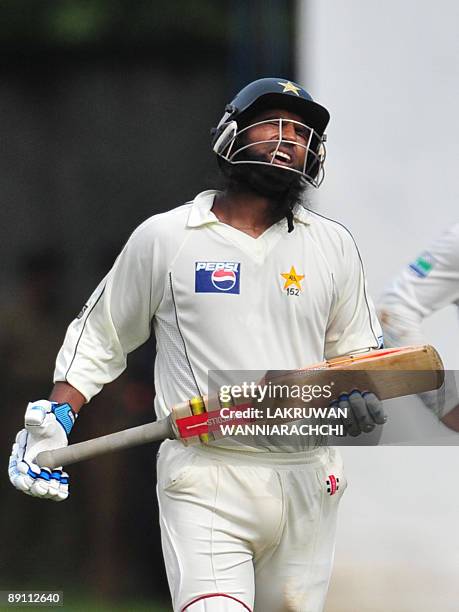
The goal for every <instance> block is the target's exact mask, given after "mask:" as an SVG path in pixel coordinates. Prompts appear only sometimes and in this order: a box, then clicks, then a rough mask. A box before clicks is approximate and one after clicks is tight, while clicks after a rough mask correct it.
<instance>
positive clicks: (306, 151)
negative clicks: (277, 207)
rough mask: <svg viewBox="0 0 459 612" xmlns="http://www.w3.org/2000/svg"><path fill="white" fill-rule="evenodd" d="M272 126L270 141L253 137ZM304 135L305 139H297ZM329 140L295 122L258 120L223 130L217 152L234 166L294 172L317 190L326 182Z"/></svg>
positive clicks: (229, 124)
mask: <svg viewBox="0 0 459 612" xmlns="http://www.w3.org/2000/svg"><path fill="white" fill-rule="evenodd" d="M266 125H269V128H270V129H269V132H270V133H269V138H267V139H260V138H258V137H257V136H255V137H251V136H252V134H254V133H256V131H257V132H259V131H260V130H259V129H258V128H264V127H265V126H266ZM297 134H302V136H301V137H300V136H297ZM324 143H325V137H324V136H321V135H320V134H318V133H317V132H316V131H315V130H314V129H313V128H311V127H309V126H308V125H306V124H305V123H301V122H299V121H295V120H293V119H284V118H278V119H268V120H264V121H256V122H255V123H251V124H249V125H247V126H245V127H243V128H241V129H240V128H239V127H238V124H237V123H236V122H235V121H231V122H229V123H227V124H226V125H222V126H221V127H220V134H219V136H218V137H217V138H216V140H215V144H214V151H215V153H217V155H219V156H220V157H221V158H222V159H224V160H226V161H227V162H228V163H230V164H233V165H238V164H253V165H255V166H256V165H262V166H270V167H272V168H276V169H278V170H279V171H280V172H293V173H296V174H299V175H301V176H303V177H304V178H305V180H306V181H307V182H308V183H309V184H310V185H312V186H313V187H316V188H317V187H319V186H320V184H321V183H322V181H323V179H324V174H325V173H324V161H325V154H326V150H325V144H324Z"/></svg>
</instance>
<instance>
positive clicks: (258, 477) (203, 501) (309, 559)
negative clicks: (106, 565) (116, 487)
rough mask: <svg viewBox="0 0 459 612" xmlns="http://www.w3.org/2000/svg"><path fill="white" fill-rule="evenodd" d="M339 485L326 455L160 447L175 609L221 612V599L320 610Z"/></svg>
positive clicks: (286, 610) (287, 611)
mask: <svg viewBox="0 0 459 612" xmlns="http://www.w3.org/2000/svg"><path fill="white" fill-rule="evenodd" d="M345 487H346V480H345V477H344V474H343V467H342V461H341V457H340V455H339V454H338V452H337V451H336V450H335V449H332V448H327V447H324V448H320V449H317V450H315V451H309V452H299V453H253V452H241V451H232V450H226V449H222V448H211V447H188V448H187V447H185V446H183V444H182V443H181V442H179V441H172V440H167V441H165V442H163V444H162V445H161V448H160V452H159V457H158V487H157V491H158V500H159V508H160V524H161V539H162V546H163V553H164V560H165V565H166V571H167V577H168V581H169V588H170V591H171V595H172V601H173V606H174V611H175V612H182V611H183V610H187V609H188V606H190V604H192V602H197V601H199V600H200V599H203V600H204V599H205V600H206V601H205V603H206V605H207V607H206V608H202V609H207V610H212V611H215V612H219V610H226V607H225V605H226V604H225V603H224V597H219V596H218V595H220V596H226V598H228V599H226V601H228V600H229V598H231V601H232V602H233V601H235V602H240V609H241V611H242V610H251V611H252V610H255V611H256V612H321V611H322V610H323V607H324V603H325V597H326V594H327V588H328V583H329V579H330V573H331V567H332V563H333V552H334V541H335V530H336V518H337V509H338V504H339V499H340V498H341V496H342V494H343V491H344V489H345ZM216 595H217V596H216ZM190 607H191V610H190V612H192V610H193V606H190ZM231 609H233V608H231Z"/></svg>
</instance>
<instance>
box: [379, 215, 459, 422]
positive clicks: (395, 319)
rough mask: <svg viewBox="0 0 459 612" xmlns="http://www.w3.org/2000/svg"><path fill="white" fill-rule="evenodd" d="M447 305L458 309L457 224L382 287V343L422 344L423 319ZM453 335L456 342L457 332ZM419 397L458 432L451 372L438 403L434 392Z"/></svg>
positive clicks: (458, 265) (457, 412) (396, 344)
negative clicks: (383, 289) (383, 288)
mask: <svg viewBox="0 0 459 612" xmlns="http://www.w3.org/2000/svg"><path fill="white" fill-rule="evenodd" d="M450 304H455V305H456V307H457V308H458V309H459V223H456V224H455V225H453V226H452V227H451V228H450V229H449V230H448V231H447V232H445V233H444V234H443V235H442V236H441V237H440V238H438V239H437V240H436V241H435V242H434V243H433V244H432V245H431V247H430V248H429V249H428V250H427V251H424V252H423V253H421V254H420V255H419V257H417V259H416V260H415V261H413V262H412V263H410V264H409V265H408V266H406V267H405V268H404V269H403V270H402V271H401V273H400V274H399V275H398V276H397V277H396V278H395V280H394V281H393V282H391V283H390V285H389V286H388V287H387V289H386V290H385V292H384V294H383V296H382V297H381V299H380V303H379V307H378V312H379V316H380V321H381V324H382V326H383V331H384V341H385V344H386V345H387V346H405V345H410V344H424V343H425V336H424V334H423V331H422V322H423V320H424V319H425V318H426V317H428V316H429V315H431V314H432V313H434V312H436V311H437V310H440V309H441V308H444V307H445V306H448V305H450ZM458 315H459V310H458ZM456 335H457V336H458V342H459V334H458V333H457V331H456ZM422 397H423V399H424V401H425V403H426V405H427V406H428V407H429V408H431V409H432V410H434V411H435V412H436V413H437V415H438V417H439V418H440V419H441V420H442V421H443V423H444V424H445V425H447V426H448V427H450V428H451V429H454V430H456V431H459V405H458V404H459V401H458V395H457V389H456V383H455V380H454V372H446V384H445V396H444V398H442V400H441V401H440V402H435V401H434V400H433V398H434V395H433V394H424V395H423V396H422Z"/></svg>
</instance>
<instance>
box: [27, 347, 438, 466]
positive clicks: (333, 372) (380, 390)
mask: <svg viewBox="0 0 459 612" xmlns="http://www.w3.org/2000/svg"><path fill="white" fill-rule="evenodd" d="M334 378H335V380H334ZM443 381H444V368H443V363H442V360H441V358H440V356H439V354H438V353H437V351H436V350H435V348H434V347H432V346H430V345H425V346H409V347H400V348H390V349H381V350H375V351H368V352H364V353H357V354H355V355H345V356H343V357H337V358H334V359H330V360H329V361H323V362H321V363H318V364H315V365H312V366H309V367H307V368H304V369H300V370H292V371H287V372H280V373H277V374H276V375H275V376H273V377H270V378H269V379H268V378H266V379H264V381H263V382H264V384H270V385H274V384H277V385H287V386H290V387H292V386H293V385H297V386H305V385H310V386H317V387H318V388H320V387H321V386H322V387H323V386H324V385H327V384H330V383H331V386H330V388H331V387H332V386H333V393H332V395H331V396H327V399H326V401H325V400H324V398H322V405H327V406H328V405H329V404H330V402H332V401H333V400H334V399H336V398H337V397H338V396H339V395H340V394H341V393H345V392H347V393H349V392H350V391H352V390H353V389H359V390H360V391H364V390H365V391H372V392H373V393H375V394H376V395H377V396H378V397H379V399H381V400H385V399H392V398H395V397H402V396H405V395H412V394H417V393H423V392H425V391H432V390H435V389H439V388H440V387H441V385H442V384H443ZM324 402H325V403H324ZM315 405H317V404H315ZM319 405H320V402H319ZM249 406H250V402H249V403H248V402H247V399H245V400H244V399H243V400H239V401H237V400H233V401H231V402H226V403H225V404H224V403H222V402H221V400H220V398H215V397H210V398H208V397H206V396H204V397H195V398H192V399H190V400H189V401H186V402H181V403H179V404H177V405H175V406H173V407H172V409H171V413H170V415H169V416H168V417H166V418H164V419H161V420H159V421H155V422H153V423H147V424H145V425H140V426H138V427H132V428H130V429H125V430H123V431H119V432H116V433H112V434H108V435H106V436H102V437H99V438H95V439H93V440H87V441H85V442H80V443H77V444H72V445H70V446H66V447H64V448H59V449H55V450H50V451H43V452H41V453H39V454H38V455H37V457H36V463H37V464H38V465H39V466H40V467H48V468H51V469H52V468H55V467H59V466H66V465H69V464H72V463H77V462H79V461H83V460H85V459H91V458H93V457H97V456H99V455H102V454H105V453H109V452H113V451H117V450H122V449H125V448H131V447H133V446H139V445H141V444H146V443H148V442H154V441H159V440H165V439H181V440H182V442H183V443H184V444H185V445H189V444H207V443H208V442H212V441H214V440H216V439H219V438H221V437H223V436H222V434H221V433H220V429H221V427H220V426H221V423H222V422H223V421H225V419H223V420H222V418H221V411H222V409H223V407H226V408H227V412H228V411H229V409H231V410H232V413H233V414H242V411H243V410H244V409H246V408H247V407H249ZM233 409H234V410H233ZM236 409H237V410H240V411H241V412H240V413H237V410H236ZM225 422H228V420H226V421H225ZM232 422H240V419H239V420H238V417H237V416H236V417H233V420H232Z"/></svg>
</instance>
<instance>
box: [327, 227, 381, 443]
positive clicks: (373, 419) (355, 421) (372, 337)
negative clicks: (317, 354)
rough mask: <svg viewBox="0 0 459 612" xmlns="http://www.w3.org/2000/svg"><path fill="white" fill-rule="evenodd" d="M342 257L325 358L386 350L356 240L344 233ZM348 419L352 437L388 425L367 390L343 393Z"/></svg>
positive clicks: (336, 275)
mask: <svg viewBox="0 0 459 612" xmlns="http://www.w3.org/2000/svg"><path fill="white" fill-rule="evenodd" d="M339 248H340V252H339V257H338V258H337V259H336V264H335V271H334V274H333V283H334V289H333V304H332V308H331V310H330V315H329V321H328V325H327V331H326V336H325V358H326V359H332V358H334V357H340V356H342V355H350V354H355V353H359V352H365V351H371V350H374V349H377V348H381V346H382V331H381V327H380V324H379V321H378V318H377V316H376V312H375V308H374V305H373V302H372V300H371V298H370V296H369V295H368V290H367V285H366V278H365V272H364V268H363V263H362V260H361V257H360V253H359V251H358V249H357V245H356V244H355V242H354V240H353V238H352V236H351V235H350V234H349V233H348V232H347V231H343V232H341V233H340V243H339ZM335 403H336V404H337V405H339V407H340V408H342V409H345V410H346V413H347V415H348V418H347V420H346V422H345V423H344V425H345V427H346V430H347V432H348V433H349V434H350V435H351V436H358V435H360V434H361V433H362V432H365V433H369V432H370V431H372V430H373V429H374V428H375V425H382V424H384V423H385V422H386V420H387V417H386V415H385V412H384V409H383V405H382V402H381V401H380V400H379V399H378V398H377V397H376V395H375V394H374V393H365V390H364V389H343V393H342V394H341V396H340V397H339V399H338V400H337V401H336V402H335Z"/></svg>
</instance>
